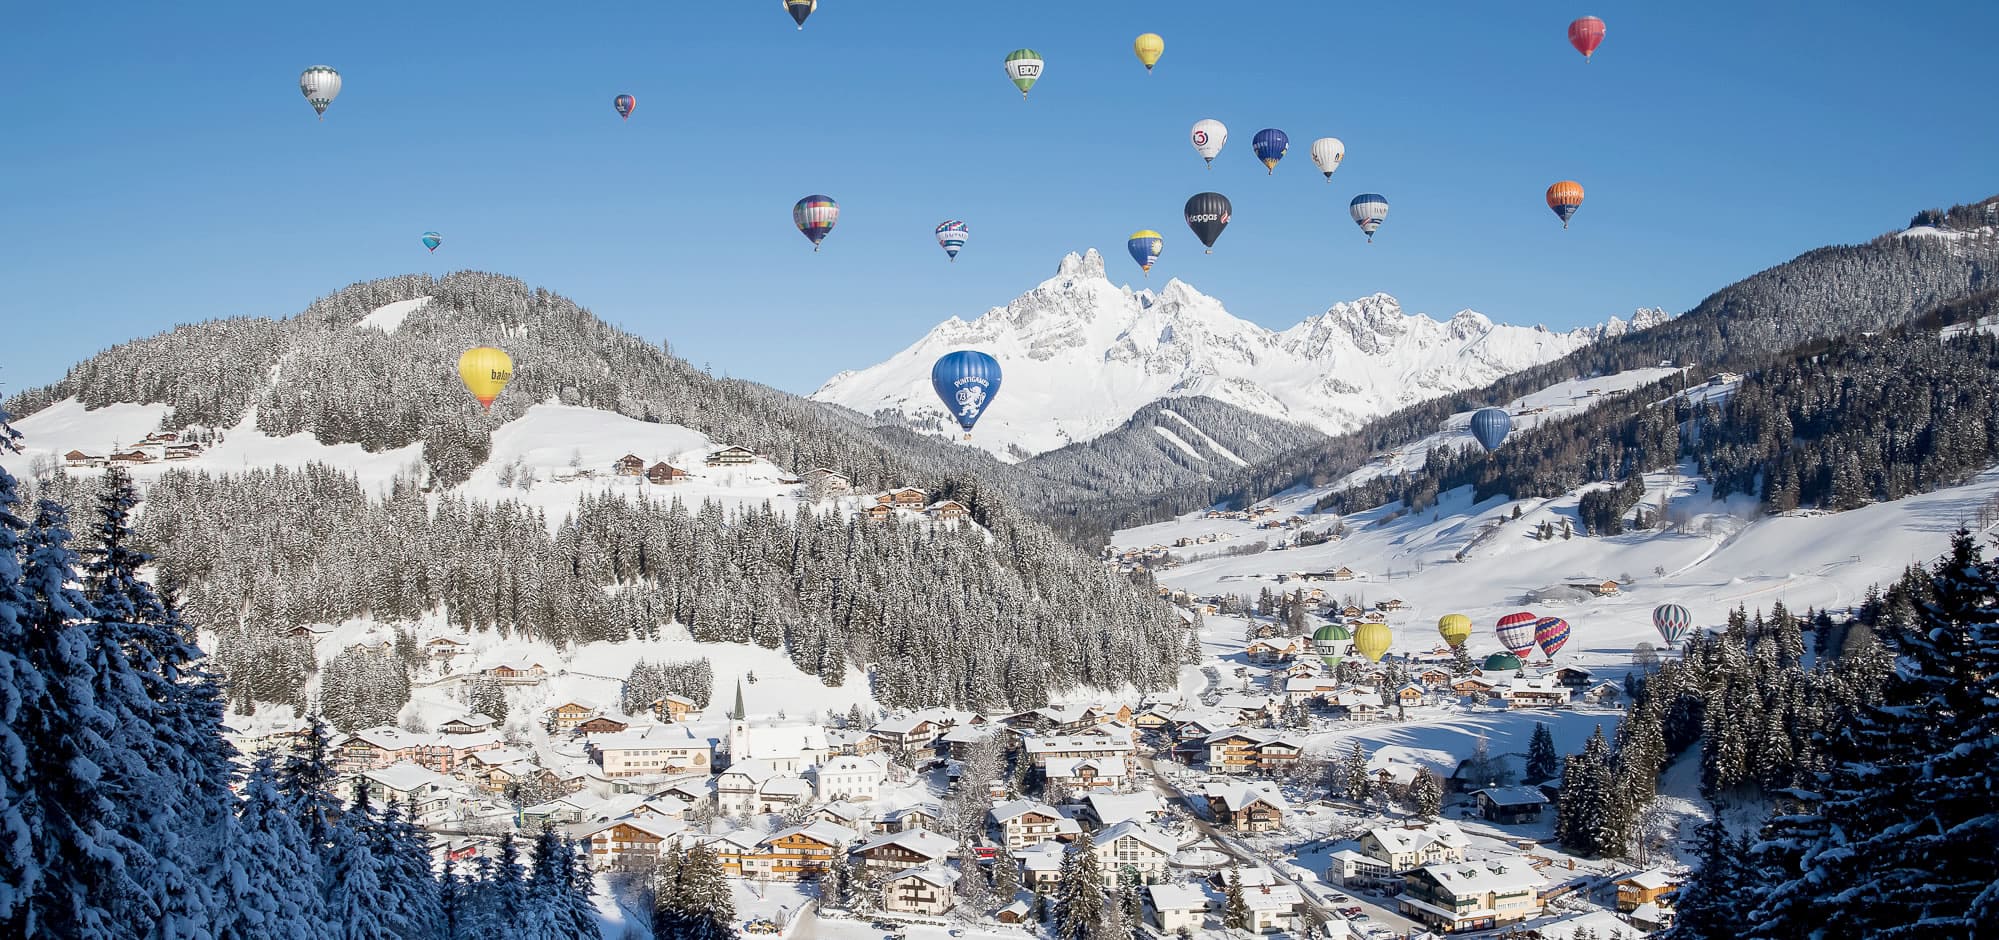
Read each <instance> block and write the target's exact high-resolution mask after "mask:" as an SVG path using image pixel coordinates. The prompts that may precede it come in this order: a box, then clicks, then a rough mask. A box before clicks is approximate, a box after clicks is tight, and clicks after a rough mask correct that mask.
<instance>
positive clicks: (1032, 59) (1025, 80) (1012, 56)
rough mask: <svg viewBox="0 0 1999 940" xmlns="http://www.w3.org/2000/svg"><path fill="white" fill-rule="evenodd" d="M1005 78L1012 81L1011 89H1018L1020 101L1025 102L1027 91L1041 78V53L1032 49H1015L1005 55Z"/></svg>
mask: <svg viewBox="0 0 1999 940" xmlns="http://www.w3.org/2000/svg"><path fill="white" fill-rule="evenodd" d="M1006 77H1007V78H1010V79H1012V80H1013V87H1015V88H1018V89H1020V100H1022V101H1026V100H1027V90H1028V89H1029V88H1033V87H1034V83H1035V82H1036V81H1038V80H1039V79H1040V78H1041V53H1039V52H1036V51H1034V50H1032V49H1015V50H1013V51H1012V52H1009V53H1007V54H1006Z"/></svg>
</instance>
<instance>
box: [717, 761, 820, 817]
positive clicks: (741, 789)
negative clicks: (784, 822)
mask: <svg viewBox="0 0 1999 940" xmlns="http://www.w3.org/2000/svg"><path fill="white" fill-rule="evenodd" d="M786 779H791V780H797V779H799V778H796V777H792V776H791V775H789V774H786V773H784V772H783V771H780V770H778V769H777V768H776V767H773V766H771V763H770V762H769V761H764V760H756V759H750V760H739V761H736V762H735V763H733V764H730V765H729V769H728V770H725V771H723V772H722V773H721V775H720V776H718V777H716V778H715V808H716V810H717V811H718V812H720V813H722V814H723V815H725V816H750V815H755V814H759V813H776V812H781V811H783V810H785V809H786V808H789V807H790V806H792V805H793V803H792V801H791V799H790V798H789V789H788V785H786V784H785V783H783V782H782V781H784V780H786ZM800 782H803V781H800Z"/></svg>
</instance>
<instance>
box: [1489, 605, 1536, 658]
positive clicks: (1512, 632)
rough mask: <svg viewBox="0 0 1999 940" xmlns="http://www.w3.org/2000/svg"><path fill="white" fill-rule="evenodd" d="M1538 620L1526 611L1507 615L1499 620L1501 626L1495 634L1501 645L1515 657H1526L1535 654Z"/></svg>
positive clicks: (1495, 630)
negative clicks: (1535, 622) (1535, 633)
mask: <svg viewBox="0 0 1999 940" xmlns="http://www.w3.org/2000/svg"><path fill="white" fill-rule="evenodd" d="M1537 619H1539V618H1537V617H1535V616H1534V615H1533V614H1530V613H1528V612H1526V611H1524V610H1523V611H1520V612H1519V613H1514V614H1507V615H1506V616H1504V617H1501V618H1499V626H1498V627H1497V628H1496V629H1494V630H1493V633H1495V634H1497V635H1498V636H1499V645H1501V646H1504V647H1506V648H1507V649H1509V650H1512V651H1513V655H1515V656H1525V655H1527V654H1528V653H1531V652H1534V621H1535V620H1537Z"/></svg>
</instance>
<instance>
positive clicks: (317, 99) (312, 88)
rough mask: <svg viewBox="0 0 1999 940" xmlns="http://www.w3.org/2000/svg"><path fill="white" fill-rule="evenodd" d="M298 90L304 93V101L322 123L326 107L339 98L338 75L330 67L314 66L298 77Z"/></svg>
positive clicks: (324, 118)
mask: <svg viewBox="0 0 1999 940" xmlns="http://www.w3.org/2000/svg"><path fill="white" fill-rule="evenodd" d="M298 90H299V91H301V92H304V93H305V100H307V101H309V102H311V103H312V109H313V110H314V111H317V112H319V119H320V120H322V121H324V120H326V106H327V105H329V104H332V103H333V99H335V98H338V97H340V73H339V72H336V71H334V70H333V69H332V67H331V66H325V65H315V66H313V67H312V68H309V69H306V70H305V72H304V73H302V74H300V75H299V77H298Z"/></svg>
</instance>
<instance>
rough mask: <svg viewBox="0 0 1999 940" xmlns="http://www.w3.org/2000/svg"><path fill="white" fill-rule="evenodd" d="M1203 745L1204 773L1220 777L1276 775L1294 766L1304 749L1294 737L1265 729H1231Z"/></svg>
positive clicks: (1302, 743) (1301, 742)
mask: <svg viewBox="0 0 1999 940" xmlns="http://www.w3.org/2000/svg"><path fill="white" fill-rule="evenodd" d="M1203 743H1205V744H1206V745H1207V749H1208V770H1210V771H1212V772H1214V773H1223V774H1243V773H1249V772H1250V771H1252V770H1253V771H1256V772H1258V773H1263V774H1273V773H1277V772H1280V771H1281V770H1283V769H1284V768H1287V767H1293V766H1296V765H1297V763H1298V755H1299V754H1300V753H1302V752H1303V751H1304V749H1305V746H1304V742H1303V741H1302V740H1300V739H1298V738H1297V737H1294V736H1293V735H1291V734H1289V733H1286V732H1282V731H1276V730H1272V729H1266V728H1232V729H1230V730H1227V731H1221V732H1217V733H1215V734H1211V735H1209V736H1208V737H1207V739H1206V740H1205V741H1204V742H1203Z"/></svg>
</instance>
